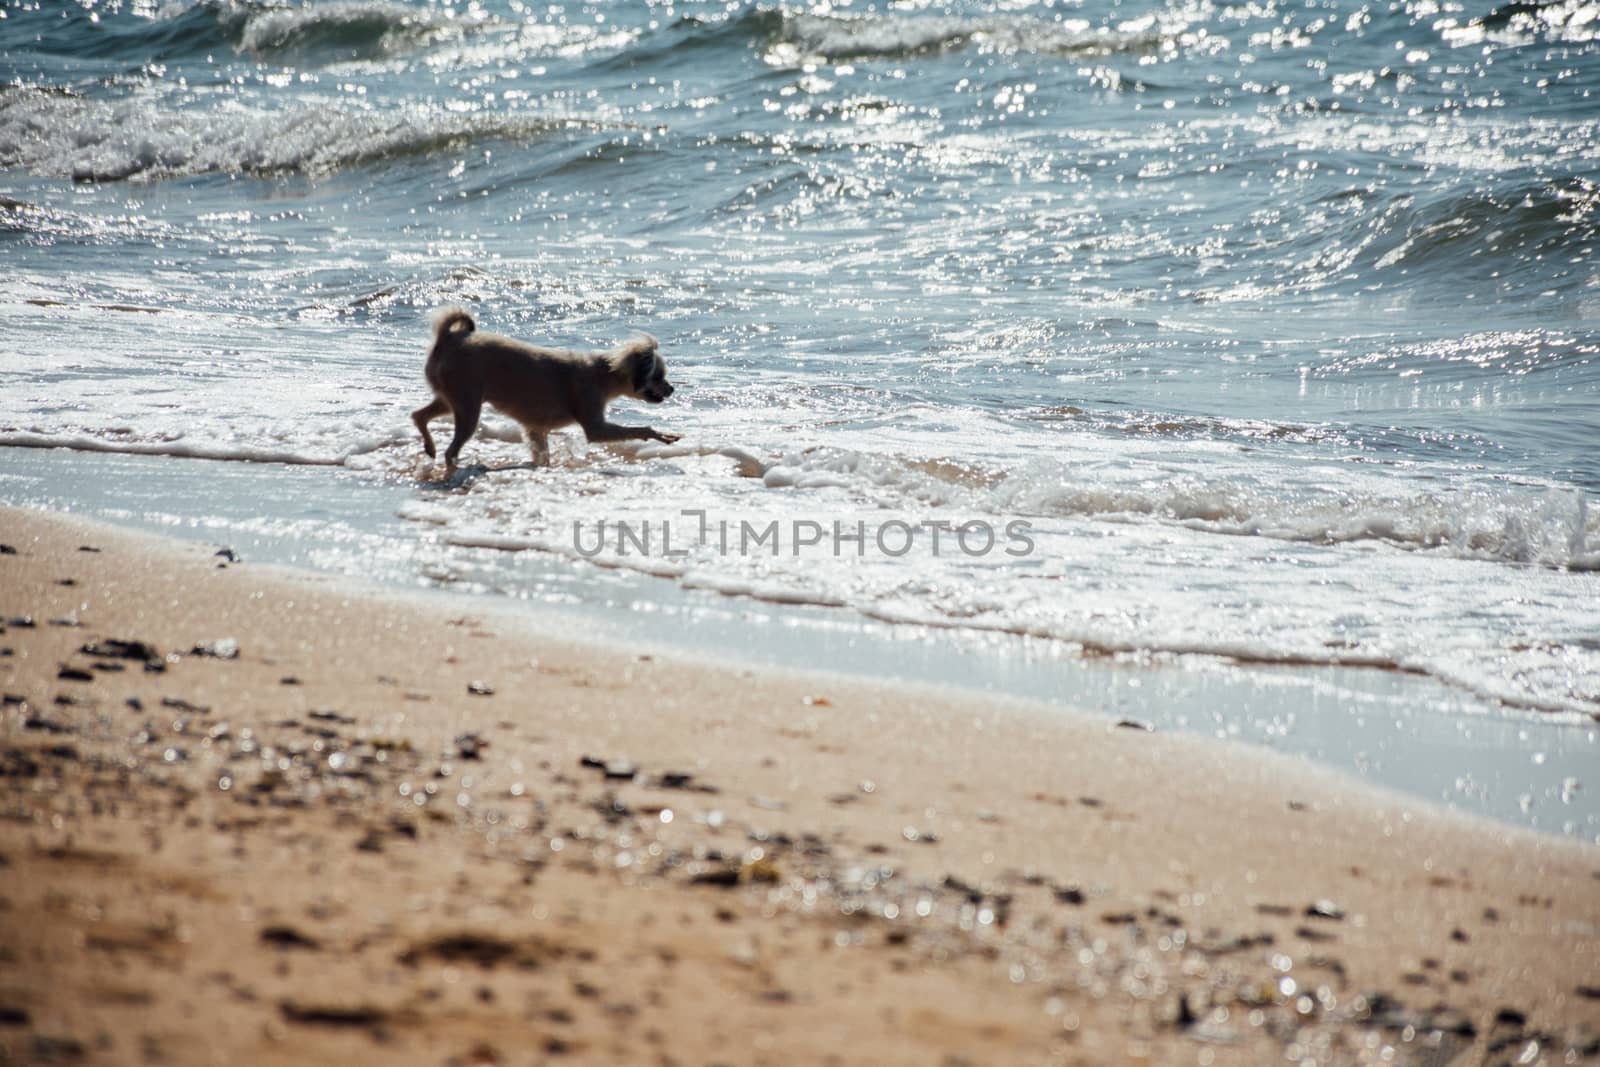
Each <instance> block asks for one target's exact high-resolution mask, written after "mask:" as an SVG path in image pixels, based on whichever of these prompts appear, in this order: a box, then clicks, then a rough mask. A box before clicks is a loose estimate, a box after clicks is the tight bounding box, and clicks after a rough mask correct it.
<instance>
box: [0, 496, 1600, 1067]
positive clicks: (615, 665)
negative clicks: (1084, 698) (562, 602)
mask: <svg viewBox="0 0 1600 1067" xmlns="http://www.w3.org/2000/svg"><path fill="white" fill-rule="evenodd" d="M0 544H3V546H4V547H3V548H0V623H3V625H4V633H3V634H0V691H3V693H4V700H5V706H4V708H3V711H0V815H3V816H4V818H3V819H0V1063H49V1062H63V1063H73V1062H84V1063H108V1064H109V1063H117V1064H122V1063H173V1064H191V1063H194V1064H201V1063H206V1064H209V1063H216V1062H227V1063H260V1064H276V1063H284V1064H289V1063H296V1064H298V1063H322V1062H335V1061H341V1060H342V1061H346V1062H383V1063H385V1064H390V1063H393V1064H410V1063H419V1064H443V1063H457V1064H497V1063H504V1064H519V1063H563V1062H570V1063H584V1064H589V1063H617V1064H656V1063H659V1064H685V1065H690V1064H695V1065H699V1064H718V1063H726V1064H758V1063H770V1064H797V1063H840V1064H846V1063H861V1064H891V1063H906V1064H950V1065H954V1064H962V1063H970V1064H990V1063H995V1064H1030V1063H1068V1064H1078V1063H1081V1064H1108V1063H1152V1064H1167V1063H1218V1064H1234V1063H1282V1062H1286V1061H1288V1062H1295V1061H1304V1060H1309V1061H1311V1062H1326V1063H1340V1064H1343V1063H1367V1062H1371V1063H1389V1062H1400V1063H1406V1062H1415V1063H1429V1064H1444V1063H1462V1064H1467V1063H1499V1062H1529V1063H1539V1062H1544V1063H1563V1062H1584V1061H1585V1060H1593V1059H1595V1058H1596V1057H1600V849H1596V848H1594V847H1591V846H1584V845H1581V844H1576V843H1572V842H1568V841H1563V840H1558V839H1556V838H1547V837H1542V836H1538V835H1534V834H1531V833H1528V832H1525V831H1522V830H1518V829H1515V828H1511V827H1506V826H1502V825H1499V824H1492V823H1487V822H1481V821H1475V820H1471V819H1467V818H1463V817H1460V816H1456V815H1452V814H1450V813H1447V812H1444V811H1442V810H1439V809H1435V808H1432V807H1429V806H1427V805H1424V804H1422V803H1420V802H1418V801H1415V800H1413V799H1411V798H1407V797H1402V796H1399V795H1397V794H1393V793H1388V792H1383V791H1379V790H1375V789H1371V788H1369V787H1366V786H1363V785H1361V784H1359V783H1355V782H1351V781H1349V780H1347V779H1344V778H1342V777H1339V776H1337V775H1334V774H1331V773H1329V772H1326V771H1323V770H1320V769H1318V768H1315V767H1313V766H1311V765H1310V764H1307V763H1304V762H1302V761H1298V760H1294V759H1288V758H1283V757H1277V756H1273V755H1271V754H1268V753H1264V752H1261V751H1259V750H1255V749H1249V748H1245V747H1242V746H1228V745H1224V744H1221V743H1217V742H1212V741H1208V740H1204V739H1197V738H1193V737H1187V736H1174V735H1165V734H1160V733H1153V732H1150V731H1147V730H1144V729H1140V728H1138V727H1137V725H1136V724H1124V725H1118V724H1114V723H1110V722H1107V721H1105V720H1103V719H1099V718H1096V717H1092V716H1087V715H1086V716H1075V715H1068V714H1065V713H1063V712H1061V711H1060V710H1059V709H1052V708H1046V707H1041V706H1035V705H1029V704H1025V703H1021V702H1015V701H1007V700H1002V699H998V698H982V697H978V696H975V695H972V694H965V693H956V692H952V691H946V690H934V689H918V688H916V687H909V686H903V685H894V686H890V685H874V684H870V683H864V682H862V681H860V680H858V679H850V680H846V679H843V678H840V677H837V676H833V675H828V674H824V673H817V674H813V675H802V674H795V673H781V672H755V671H750V670H744V669H739V668H735V667H727V666H720V665H717V664H716V663H714V662H698V661H689V660H685V659H681V658H672V657H666V656H663V655H661V654H659V653H655V652H652V651H650V650H644V649H639V648H629V647H610V646H608V645H607V644H606V643H605V635H604V634H592V635H573V638H572V639H569V638H564V637H558V636H550V635H548V634H543V633H540V632H538V631H537V630H536V629H534V628H533V627H529V626H524V625H522V624H520V623H519V620H518V619H517V618H516V617H515V616H514V614H513V613H512V611H511V610H510V609H508V608H507V607H506V606H504V605H493V604H484V603H479V602H473V601H468V600H464V599H447V598H443V597H426V598H424V597H406V596H402V595H398V594H395V593H393V592H384V591H379V590H371V589H364V588H358V587H355V586H352V585H350V584H347V583H339V582H336V581H333V580H330V579H327V578H323V577H318V576H310V575H306V574H300V573H295V572H290V571H284V570H277V569H273V568H267V567H262V566H259V565H255V564H252V563H251V562H250V561H249V560H243V561H238V560H230V559H229V557H228V556H226V555H213V554H212V553H213V552H214V551H215V548H205V549H202V548H199V547H196V546H194V545H192V544H180V543H176V542H167V541H162V540H158V539H153V538H149V537H145V536H142V535H133V534H129V533H126V532H122V531H116V530H112V529H110V528H107V527H104V526H98V525H91V524H87V523H83V522H81V521H78V520H74V519H68V518H63V517H60V516H46V515H42V514H39V513H33V512H21V511H16V510H5V511H0ZM579 638H581V639H579ZM714 651H715V650H708V653H710V652H714Z"/></svg>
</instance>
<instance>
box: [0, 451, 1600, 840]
mask: <svg viewBox="0 0 1600 1067" xmlns="http://www.w3.org/2000/svg"><path fill="white" fill-rule="evenodd" d="M8 457H10V459H9V461H8ZM16 457H17V454H16V453H13V452H8V451H7V450H5V449H0V486H3V487H4V488H5V489H6V491H7V494H8V498H9V499H10V500H11V501H12V502H13V503H14V504H19V505H21V506H24V507H28V508H35V509H44V510H48V511H57V512H59V511H65V512H68V513H77V514H81V515H83V516H85V517H90V518H92V519H95V520H96V521H103V522H110V523H112V524H114V525H118V526H120V527H122V528H134V529H139V530H143V531H146V532H148V533H153V534H155V535H156V536H159V537H178V538H180V539H183V540H190V541H200V542H202V543H209V544H213V547H214V546H215V544H229V545H232V546H234V547H235V548H238V549H240V550H241V551H242V552H243V554H244V555H245V556H246V557H247V559H248V560H249V561H250V562H251V563H252V564H253V565H259V564H261V563H270V564H281V565H285V566H289V567H292V568H298V569H302V570H311V571H315V572H318V573H327V574H331V575H333V576H335V577H344V578H354V579H356V580H360V581H366V582H369V583H371V584H374V585H377V586H380V587H382V588H383V589H384V590H385V591H386V592H388V593H391V594H396V595H398V594H406V595H414V596H417V597H419V598H422V599H424V600H432V599H434V598H437V600H438V601H440V602H445V603H448V602H451V600H452V599H453V598H456V597H461V596H469V595H470V596H473V598H474V600H475V601H476V602H475V603H474V604H473V606H472V608H471V610H473V611H493V612H496V613H503V614H504V615H506V616H510V617H515V618H517V619H519V620H520V621H519V623H518V625H519V627H523V628H527V629H530V630H532V631H533V632H534V633H535V634H540V633H543V634H550V633H554V634H557V635H561V634H570V633H573V632H586V631H588V630H594V629H598V630H603V631H605V632H608V633H613V634H616V635H618V637H619V639H625V640H628V641H630V642H641V643H645V644H650V645H653V646H656V647H657V648H658V649H659V650H660V651H662V652H663V653H664V654H667V655H671V656H676V657H684V656H687V657H689V658H701V657H703V656H704V655H705V653H704V651H703V650H707V649H709V650H714V654H716V655H718V656H722V657H724V658H725V659H727V660H729V661H732V662H736V663H739V664H742V665H749V666H753V667H756V668H757V669H763V670H764V669H770V668H778V669H804V668H805V667H806V666H807V665H809V664H812V663H817V662H823V663H826V664H828V666H829V668H830V669H833V670H836V671H838V672H840V673H843V674H847V675H851V676H856V677H862V678H869V679H883V678H896V679H905V680H908V681H912V682H922V683H931V684H934V685H940V686H948V687H954V688H958V689H960V690H962V691H964V692H966V693H967V694H969V695H970V696H972V697H973V698H974V699H990V698H991V697H992V695H993V694H996V693H1001V694H1007V695H1009V696H1012V697H1016V698H1020V699H1023V700H1031V701H1036V702H1039V703H1044V704H1051V705H1053V706H1056V707H1060V708H1062V709H1063V710H1066V709H1070V708H1071V707H1074V706H1076V707H1083V708H1091V709H1094V710H1095V712H1096V713H1101V714H1104V715H1106V716H1109V717H1111V718H1116V717H1121V716H1130V717H1134V718H1138V719H1140V720H1141V721H1146V722H1148V723H1150V725H1152V726H1154V727H1156V728H1157V729H1159V730H1161V731H1164V732H1178V733H1184V734H1189V735H1194V736H1201V737H1206V738H1210V739H1226V740H1228V741H1229V742H1231V743H1239V742H1244V743H1246V744H1249V745H1253V746H1260V747H1263V748H1267V749H1271V750H1273V751H1276V752H1280V753H1285V754H1289V755H1303V756H1307V757H1309V758H1310V759H1312V760H1313V761H1314V762H1317V763H1319V764H1322V765H1324V766H1328V767H1331V768H1333V769H1335V770H1338V771H1340V772H1342V773H1344V774H1348V775H1353V776H1356V777H1359V778H1361V779H1362V780H1364V781H1369V782H1372V783H1374V784H1377V785H1381V786H1386V787H1388V788H1393V789H1398V790H1399V791H1401V792H1403V793H1407V794H1409V795H1412V796H1418V797H1423V798H1426V799H1428V800H1431V801H1433V802H1437V803H1445V804H1447V805H1448V806H1450V807H1452V808H1454V809H1457V810H1461V811H1463V812H1467V813H1471V814H1477V815H1484V816H1490V817H1493V818H1497V819H1500V820H1502V821H1505V822H1508V823H1511V824H1514V825H1520V826H1524V827H1531V828H1533V829H1536V830H1539V831H1542V832H1548V833H1556V834H1560V835H1562V836H1566V837H1571V838H1574V839H1577V840H1585V841H1588V842H1590V843H1594V842H1597V841H1600V793H1596V792H1594V791H1593V790H1591V789H1588V788H1586V787H1587V786H1589V785H1590V784H1591V783H1590V781H1589V779H1590V777H1591V775H1592V773H1593V768H1594V767H1595V766H1596V765H1597V763H1596V761H1597V760H1600V731H1597V730H1596V729H1595V726H1594V724H1593V723H1592V722H1590V721H1588V720H1587V719H1582V720H1577V721H1569V720H1567V719H1563V718H1560V717H1552V716H1551V715H1549V714H1548V713H1528V712H1517V711H1513V710H1509V709H1506V708H1504V707H1500V706H1498V705H1495V704H1494V703H1492V702H1486V701H1485V700H1483V699H1480V698H1475V697H1473V696H1472V695H1471V694H1470V693H1468V692H1466V691H1460V690H1454V689H1452V688H1450V687H1449V686H1448V685H1446V684H1445V683H1443V682H1440V681H1436V680H1432V679H1429V678H1417V677H1413V676H1402V675H1395V674H1390V673H1386V672H1378V671H1374V670H1369V669H1358V668H1321V669H1317V668H1281V667H1280V668H1266V667H1260V668H1250V667H1242V666H1235V665H1231V664H1226V663H1221V662H1209V661H1207V660H1205V659H1203V658H1201V659H1196V658H1194V657H1183V658H1181V659H1177V660H1163V659H1160V658H1154V659H1152V658H1149V657H1131V658H1120V657H1113V658H1110V659H1105V658H1095V657H1085V656H1082V655H1079V654H1078V653H1076V652H1075V651H1074V650H1073V649H1072V648H1071V647H1069V646H1064V645H1062V644H1061V643H1060V642H1058V641H1054V640H1052V639H1043V638H1039V639H1029V638H1010V637H999V636H996V635H992V634H982V633H979V632H976V631H943V630H937V629H927V628H924V627H916V626H914V627H911V628H909V629H908V628H907V627H905V626H903V625H902V626H895V625H893V624H890V623H887V622H875V621H873V620H872V619H870V618H867V617H865V616H857V615H856V614H854V612H853V609H838V608H826V609H824V608H814V609H804V608H799V607H795V606H792V605H771V604H765V603H763V602H761V601H756V600H748V599H742V598H734V599H730V598H727V597H721V596H718V595H715V594H712V593H707V592H704V591H698V590H689V589H684V588H681V587H679V586H678V585H677V584H676V583H675V582H673V581H670V580H664V579H660V578H654V577H648V576H645V575H642V574H641V575H630V574H626V573H620V572H616V571H611V570H607V569H597V568H594V567H583V566H575V565H573V564H570V563H567V562H564V561H561V560H559V559H552V558H548V557H545V556H543V554H540V553H533V552H503V551H495V550H490V549H467V548H458V547H451V546H449V545H445V544H440V543H437V542H436V541H434V539H433V536H432V534H431V533H430V529H429V528H428V527H427V526H426V525H425V524H419V523H416V522H408V521H405V520H402V519H399V518H397V517H395V512H396V509H397V508H399V507H401V506H402V504H403V502H404V501H405V500H407V499H409V497H410V490H409V488H408V487H407V486H405V485H394V484H389V483H385V482H382V481H381V480H379V481H373V480H370V479H367V478H364V477H361V476H359V475H351V476H349V477H342V478H336V479H335V480H334V482H333V483H332V485H331V486H330V484H329V481H328V479H327V477H326V476H325V475H323V474H317V473H309V472H308V473H307V474H306V475H304V476H302V475H300V474H298V473H296V472H294V471H286V470H279V469H273V468H261V467H259V466H253V465H248V464H228V463H222V464H218V463H213V462H209V461H200V460H170V459H168V460H151V459H148V458H145V457H136V456H120V457H119V456H114V455H112V456H108V455H103V454H97V455H94V456H86V455H81V454H77V453H72V452H69V451H57V452H43V453H31V454H29V455H28V456H27V462H25V463H23V462H18V461H17V458H16ZM67 485H70V486H72V494H71V496H70V498H69V497H65V496H62V495H59V494H56V493H52V492H51V491H50V487H52V486H67ZM195 500H205V501H207V503H206V505H205V506H204V507H203V508H194V507H186V506H185V505H183V504H181V503H179V504H174V503H172V502H173V501H179V502H182V501H195ZM263 502H265V507H266V511H265V512H263V510H262V507H263ZM421 586H426V588H419V587H421ZM480 593H482V594H487V595H477V594H480ZM841 612H842V613H841ZM541 623H548V625H540V624H541Z"/></svg>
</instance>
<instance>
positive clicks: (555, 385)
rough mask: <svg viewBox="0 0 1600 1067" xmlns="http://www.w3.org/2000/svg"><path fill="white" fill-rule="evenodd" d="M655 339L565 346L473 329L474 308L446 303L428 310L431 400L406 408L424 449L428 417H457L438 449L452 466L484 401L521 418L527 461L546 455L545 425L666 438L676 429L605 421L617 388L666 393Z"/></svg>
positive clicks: (598, 437) (428, 446) (648, 397)
mask: <svg viewBox="0 0 1600 1067" xmlns="http://www.w3.org/2000/svg"><path fill="white" fill-rule="evenodd" d="M657 347H658V346H657V344H656V339H655V338H654V337H651V336H650V335H649V334H641V335H639V336H637V337H635V338H633V339H632V340H630V341H628V342H627V343H625V344H622V345H619V346H618V347H616V348H613V349H612V350H611V351H609V352H567V351H562V350H558V349H552V348H538V347H536V346H534V345H529V344H524V343H523V342H521V341H513V340H512V339H511V338H509V337H500V336H498V335H496V334H492V333H479V332H478V327H477V324H476V323H475V322H473V321H472V316H471V315H469V314H467V313H466V312H465V311H463V310H462V309H461V308H458V307H450V308H445V309H444V310H442V311H440V312H439V313H438V314H437V315H435V316H434V318H433V349H432V350H431V351H430V352H429V353H428V365H427V376H428V385H429V386H430V387H432V389H433V400H432V401H431V402H430V403H428V404H426V405H424V406H423V407H420V408H418V409H417V410H416V411H414V412H412V415H411V421H412V422H414V423H416V424H417V429H418V430H420V431H421V432H422V450H423V451H424V452H426V453H427V454H428V456H429V457H430V458H432V457H433V456H434V454H435V453H434V448H433V435H432V434H431V433H429V432H428V423H430V422H432V421H433V420H434V419H437V418H438V417H439V416H441V415H444V414H453V415H454V416H455V420H456V432H455V436H454V437H452V438H451V440H450V447H449V448H447V449H445V450H444V462H445V466H446V467H447V468H448V469H450V470H454V469H455V466H456V460H457V458H458V457H460V455H461V446H462V445H464V444H466V443H467V440H468V439H469V438H470V437H471V436H472V435H473V433H474V431H476V430H477V428H478V416H479V414H480V413H481V411H482V409H483V405H484V404H485V403H487V404H488V405H489V406H490V407H492V408H494V409H495V410H496V411H498V412H500V413H501V414H504V415H509V416H510V417H511V418H513V419H515V420H516V421H517V422H519V423H521V425H522V432H523V433H524V434H525V435H526V436H527V439H528V447H529V448H530V449H531V450H532V452H533V461H534V462H535V463H537V464H540V465H544V464H546V463H549V461H550V445H549V434H550V431H551V430H556V429H559V428H561V427H563V426H571V425H572V424H573V423H577V424H578V425H579V426H581V427H582V428H583V433H584V436H585V437H587V438H588V439H589V440H590V441H626V440H645V441H666V442H669V443H670V442H672V441H676V440H678V435H677V434H670V433H662V432H661V431H659V430H654V429H651V428H650V427H648V426H618V425H617V424H616V423H613V422H607V421H606V405H607V404H609V403H610V402H611V401H613V400H615V399H617V398H618V397H622V396H631V397H636V398H638V399H640V400H643V401H645V402H647V403H651V404H659V403H661V402H662V401H663V400H665V399H666V398H667V397H669V396H671V395H672V391H673V390H672V385H671V384H670V383H669V382H668V381H667V362H666V360H664V359H662V358H661V354H660V353H659V352H658V351H656V349H657Z"/></svg>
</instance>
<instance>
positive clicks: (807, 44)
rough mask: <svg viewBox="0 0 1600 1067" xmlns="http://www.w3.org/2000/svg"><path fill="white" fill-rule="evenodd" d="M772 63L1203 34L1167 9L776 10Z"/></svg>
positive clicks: (1070, 48)
mask: <svg viewBox="0 0 1600 1067" xmlns="http://www.w3.org/2000/svg"><path fill="white" fill-rule="evenodd" d="M762 28H763V29H765V30H766V32H767V41H766V50H765V57H766V59H767V61H768V62H769V63H772V64H774V65H780V66H789V65H794V64H796V63H799V62H804V61H808V60H817V59H822V60H826V61H829V62H840V61H848V60H880V59H909V58H913V57H917V56H926V55H932V54H939V53H943V52H956V51H963V50H967V49H972V50H976V51H979V52H999V53H1006V54H1010V53H1024V54H1036V55H1049V56H1094V55H1110V54H1115V53H1136V52H1143V51H1148V50H1151V49H1156V48H1160V47H1163V46H1164V45H1169V44H1175V45H1179V46H1193V45H1196V44H1199V43H1201V42H1202V41H1204V40H1205V39H1206V37H1207V36H1208V35H1207V32H1206V31H1205V30H1203V29H1198V30H1193V31H1191V30H1190V20H1189V18H1188V17H1187V16H1185V15H1183V14H1182V13H1180V12H1176V11H1169V12H1165V13H1161V14H1150V15H1146V16H1143V17H1139V18H1134V19H1129V20H1126V21H1123V22H1119V23H1115V24H1111V25H1096V24H1094V23H1092V22H1090V21H1088V20H1086V19H1077V18H1073V19H1060V20H1049V19H1042V18H1029V17H1023V16H998V15H997V16H990V17H984V18H968V17H960V16H951V15H901V14H893V15H879V14H869V15H834V14H814V13H798V12H789V11H781V12H779V13H778V14H777V15H776V16H770V17H769V18H768V19H767V20H765V21H764V22H763V24H762Z"/></svg>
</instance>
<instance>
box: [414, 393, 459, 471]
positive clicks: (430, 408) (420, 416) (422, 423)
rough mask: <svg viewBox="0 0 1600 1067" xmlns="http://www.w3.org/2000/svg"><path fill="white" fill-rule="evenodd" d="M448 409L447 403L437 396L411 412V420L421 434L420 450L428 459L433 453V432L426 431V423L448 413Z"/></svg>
mask: <svg viewBox="0 0 1600 1067" xmlns="http://www.w3.org/2000/svg"><path fill="white" fill-rule="evenodd" d="M449 411H450V405H449V404H446V403H445V402H444V401H443V400H441V399H439V398H438V397H434V398H433V399H432V400H430V401H428V402H427V403H426V404H424V405H423V406H422V407H420V408H418V409H417V410H415V411H413V412H412V413H411V421H412V422H414V423H416V426H417V430H418V431H419V432H420V433H421V434H422V450H423V451H424V452H426V453H427V454H428V458H429V459H432V458H433V457H434V454H435V453H434V451H433V434H431V433H429V432H428V423H430V422H432V421H433V420H434V419H437V418H438V417H439V416H440V415H445V414H448V413H449Z"/></svg>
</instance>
